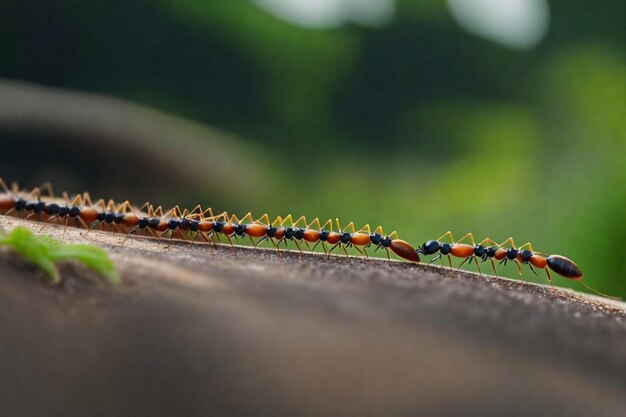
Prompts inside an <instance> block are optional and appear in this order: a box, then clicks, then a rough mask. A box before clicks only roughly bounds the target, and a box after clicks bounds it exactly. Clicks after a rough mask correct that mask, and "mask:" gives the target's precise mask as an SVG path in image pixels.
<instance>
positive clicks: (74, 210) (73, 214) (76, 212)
mask: <svg viewBox="0 0 626 417" xmlns="http://www.w3.org/2000/svg"><path fill="white" fill-rule="evenodd" d="M79 214H80V208H78V207H76V206H72V207H70V208H69V215H70V217H71V218H75V217H77V216H78V215H79ZM102 215H104V213H102ZM98 220H100V221H102V220H104V217H102V219H100V213H99V214H98Z"/></svg>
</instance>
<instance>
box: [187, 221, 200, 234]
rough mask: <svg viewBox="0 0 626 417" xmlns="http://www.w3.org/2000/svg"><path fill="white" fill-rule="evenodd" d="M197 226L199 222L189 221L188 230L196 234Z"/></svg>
mask: <svg viewBox="0 0 626 417" xmlns="http://www.w3.org/2000/svg"><path fill="white" fill-rule="evenodd" d="M199 224H200V222H199V221H198V220H189V229H190V230H191V231H192V232H197V231H198V225H199Z"/></svg>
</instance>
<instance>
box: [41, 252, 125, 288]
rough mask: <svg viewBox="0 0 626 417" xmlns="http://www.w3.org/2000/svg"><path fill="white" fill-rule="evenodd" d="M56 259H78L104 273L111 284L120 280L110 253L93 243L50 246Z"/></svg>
mask: <svg viewBox="0 0 626 417" xmlns="http://www.w3.org/2000/svg"><path fill="white" fill-rule="evenodd" d="M50 257H51V258H52V259H54V260H76V261H78V262H81V263H83V264H84V265H85V266H87V267H88V268H90V269H92V270H94V271H96V272H98V273H99V274H101V275H103V276H104V277H105V278H106V279H107V280H108V281H109V282H110V283H111V284H113V285H115V284H118V283H119V282H120V277H119V274H118V273H117V270H116V269H115V265H114V264H113V262H112V261H111V259H110V258H109V255H108V254H107V253H106V251H104V250H103V249H101V248H99V247H97V246H91V245H81V244H79V245H62V246H58V247H54V248H50Z"/></svg>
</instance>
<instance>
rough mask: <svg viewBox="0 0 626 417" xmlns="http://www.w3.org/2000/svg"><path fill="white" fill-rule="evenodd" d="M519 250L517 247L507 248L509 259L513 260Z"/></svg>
mask: <svg viewBox="0 0 626 417" xmlns="http://www.w3.org/2000/svg"><path fill="white" fill-rule="evenodd" d="M517 252H519V251H518V250H517V249H515V248H509V249H507V250H506V257H507V259H509V260H513V259H515V258H516V257H517Z"/></svg>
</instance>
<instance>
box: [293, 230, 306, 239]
mask: <svg viewBox="0 0 626 417" xmlns="http://www.w3.org/2000/svg"><path fill="white" fill-rule="evenodd" d="M293 235H294V236H295V238H296V239H298V240H300V239H302V238H303V237H304V229H300V228H297V229H296V230H295V231H294V234H293Z"/></svg>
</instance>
